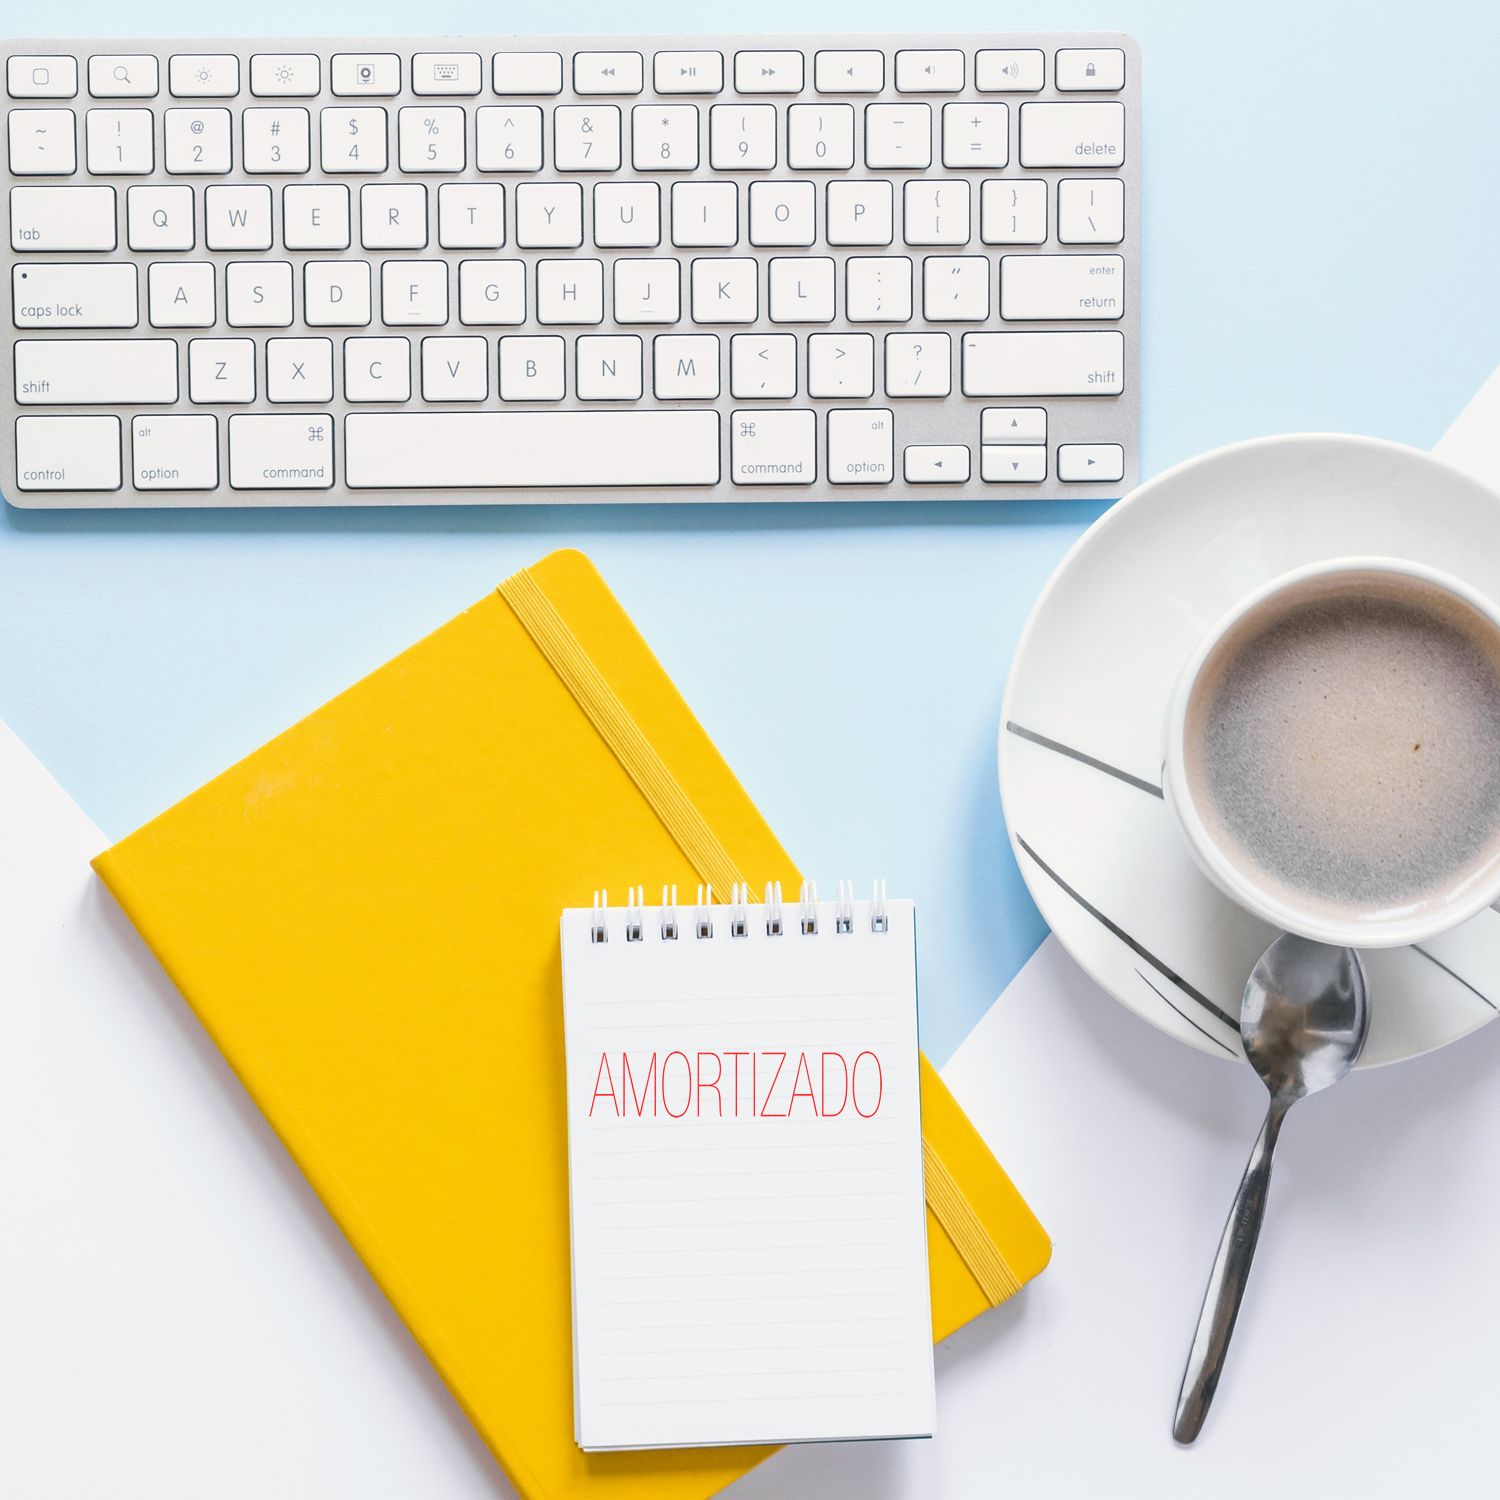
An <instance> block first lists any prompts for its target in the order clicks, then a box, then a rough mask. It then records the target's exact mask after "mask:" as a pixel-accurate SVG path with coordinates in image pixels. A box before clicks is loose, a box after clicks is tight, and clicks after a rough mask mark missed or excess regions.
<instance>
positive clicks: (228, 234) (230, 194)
mask: <svg viewBox="0 0 1500 1500" xmlns="http://www.w3.org/2000/svg"><path fill="white" fill-rule="evenodd" d="M203 243H204V244H205V245H207V246H208V248H209V249H210V250H269V249H270V248H271V190H270V188H268V187H266V186H264V185H258V186H255V187H239V186H236V187H211V188H207V189H205V190H204V193H203Z"/></svg>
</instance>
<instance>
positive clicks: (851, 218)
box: [823, 179, 894, 245]
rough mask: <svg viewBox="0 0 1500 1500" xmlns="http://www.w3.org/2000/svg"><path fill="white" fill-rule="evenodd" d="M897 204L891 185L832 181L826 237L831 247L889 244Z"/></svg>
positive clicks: (861, 181)
mask: <svg viewBox="0 0 1500 1500" xmlns="http://www.w3.org/2000/svg"><path fill="white" fill-rule="evenodd" d="M893 201H894V194H893V193H892V189H891V184H890V183H889V182H880V181H871V180H869V179H861V180H857V181H854V182H830V183H829V184H828V219H827V223H826V224H825V225H824V226H823V237H824V238H825V239H826V240H827V241H828V243H829V244H830V245H889V244H890V243H891V240H892V239H893V237H894V227H893V224H894V218H893V213H892V203H893Z"/></svg>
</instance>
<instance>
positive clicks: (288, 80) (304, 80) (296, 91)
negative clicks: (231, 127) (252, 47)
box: [250, 52, 323, 99]
mask: <svg viewBox="0 0 1500 1500" xmlns="http://www.w3.org/2000/svg"><path fill="white" fill-rule="evenodd" d="M322 80H323V64H322V62H321V61H320V59H319V58H318V56H317V54H316V53H314V52H258V53H256V54H255V56H253V57H252V58H251V59H250V92H251V93H252V94H255V95H257V96H258V97H259V98H262V99H311V98H313V97H314V96H315V95H316V94H317V93H318V92H319V90H320V89H321V88H322Z"/></svg>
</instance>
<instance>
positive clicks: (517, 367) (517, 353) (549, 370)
mask: <svg viewBox="0 0 1500 1500" xmlns="http://www.w3.org/2000/svg"><path fill="white" fill-rule="evenodd" d="M567 349H568V345H567V341H566V340H565V339H562V338H559V337H558V336H557V335H556V334H546V335H543V336H541V337H538V336H537V335H535V334H508V335H507V336H506V337H505V338H503V339H501V340H500V399H501V400H502V401H561V400H562V398H563V396H564V395H565V394H566V393H567V385H566V379H567V377H566V375H565V373H564V372H565V369H566V365H567ZM352 482H353V481H351V483H352ZM398 488H399V486H398Z"/></svg>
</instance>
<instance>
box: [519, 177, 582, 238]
mask: <svg viewBox="0 0 1500 1500" xmlns="http://www.w3.org/2000/svg"><path fill="white" fill-rule="evenodd" d="M582 243H583V188H582V187H581V186H580V185H579V184H578V183H576V182H523V183H521V184H520V185H519V186H518V187H517V188H516V244H518V245H520V246H522V247H523V248H526V249H538V250H541V249H546V250H564V249H576V248H577V247H578V246H579V245H581V244H582Z"/></svg>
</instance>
